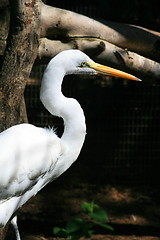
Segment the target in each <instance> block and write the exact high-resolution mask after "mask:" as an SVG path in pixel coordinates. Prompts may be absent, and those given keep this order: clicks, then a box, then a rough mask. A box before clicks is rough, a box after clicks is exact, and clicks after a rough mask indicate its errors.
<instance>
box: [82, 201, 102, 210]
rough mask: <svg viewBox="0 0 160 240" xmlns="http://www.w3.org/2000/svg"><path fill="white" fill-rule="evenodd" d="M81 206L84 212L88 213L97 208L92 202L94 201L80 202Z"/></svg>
mask: <svg viewBox="0 0 160 240" xmlns="http://www.w3.org/2000/svg"><path fill="white" fill-rule="evenodd" d="M81 207H82V209H83V210H84V211H85V212H88V213H92V212H93V211H94V210H95V209H99V206H98V205H97V204H94V201H92V202H90V203H88V202H84V203H82V205H81Z"/></svg>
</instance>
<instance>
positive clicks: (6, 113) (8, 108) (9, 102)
mask: <svg viewBox="0 0 160 240" xmlns="http://www.w3.org/2000/svg"><path fill="white" fill-rule="evenodd" d="M38 2H39V0H30V1H29V0H28V1H25V0H10V9H11V15H10V29H9V35H8V38H7V47H6V50H5V54H4V58H3V64H2V68H1V73H0V113H1V114H0V131H2V130H4V129H6V128H8V127H10V126H12V125H15V124H17V123H20V122H21V121H23V122H24V121H27V117H26V114H25V103H24V99H23V94H24V88H25V85H26V82H27V79H28V77H29V74H30V71H31V68H32V65H33V63H34V61H35V59H36V57H37V52H38V39H39V29H40V28H39V8H38ZM22 109H23V114H21V112H22V111H21V110H22ZM22 119H23V120H22ZM6 231H7V227H5V228H0V240H3V239H4V238H5V233H6Z"/></svg>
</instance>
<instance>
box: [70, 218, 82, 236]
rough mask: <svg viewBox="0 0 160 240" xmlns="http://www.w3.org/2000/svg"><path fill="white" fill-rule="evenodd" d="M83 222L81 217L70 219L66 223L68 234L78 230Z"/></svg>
mask: <svg viewBox="0 0 160 240" xmlns="http://www.w3.org/2000/svg"><path fill="white" fill-rule="evenodd" d="M84 224H85V222H84V220H83V219H81V218H75V219H73V220H71V221H70V222H68V223H67V226H66V231H67V233H68V234H71V233H74V232H77V231H79V230H80V229H82V228H83V226H84Z"/></svg>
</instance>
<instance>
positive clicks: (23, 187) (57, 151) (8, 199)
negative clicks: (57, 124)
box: [0, 50, 137, 240]
mask: <svg viewBox="0 0 160 240" xmlns="http://www.w3.org/2000/svg"><path fill="white" fill-rule="evenodd" d="M94 64H95V63H94V62H93V61H92V60H91V59H90V58H89V57H88V56H87V55H86V54H84V53H82V52H81V51H79V50H66V51H63V52H61V53H60V54H58V55H57V56H56V57H54V58H53V59H52V60H51V61H50V62H49V64H48V66H47V68H46V70H45V73H44V76H43V79H42V84H41V93H40V97H41V101H42V102H43V104H44V106H45V107H46V108H47V109H48V111H49V112H50V113H51V114H52V115H56V116H59V117H62V118H63V120H64V133H63V135H62V137H61V138H58V137H57V135H56V134H55V132H54V131H53V130H49V129H44V128H39V127H35V126H33V125H31V124H19V125H16V126H13V127H11V128H9V129H7V130H5V131H4V132H2V133H1V134H0V226H5V225H6V224H7V222H8V221H11V223H12V224H13V226H14V227H15V230H16V238H17V240H20V236H19V232H18V227H17V224H16V217H15V216H16V211H17V210H18V208H19V207H21V206H22V205H23V204H24V203H25V202H26V201H27V200H28V199H30V198H31V197H32V196H34V195H35V194H37V192H38V191H39V190H40V189H41V188H43V187H44V186H45V185H46V184H47V183H49V182H51V181H53V180H54V179H55V178H57V177H58V176H59V175H61V174H62V173H63V172H64V171H65V170H66V169H68V168H69V167H70V165H71V164H72V163H73V162H74V161H75V160H76V159H77V157H78V155H79V153H80V150H81V148H82V145H83V142H84V139H85V134H86V125H85V117H84V114H83V110H82V108H81V106H80V104H79V103H78V102H77V101H76V100H75V99H72V98H66V97H65V96H64V95H63V94H62V92H61V85H62V81H63V78H64V76H65V75H67V74H73V73H74V74H81V73H88V74H96V71H97V70H98V72H100V66H101V65H98V67H97V66H95V65H96V64H95V65H94ZM93 65H94V66H93ZM94 67H95V69H96V70H94V69H93V68H94ZM102 71H103V74H104V73H105V72H104V66H103V70H102ZM106 74H107V73H106ZM109 74H110V75H111V73H109ZM117 75H118V73H117ZM130 76H131V75H130ZM128 78H129V77H128ZM130 78H131V77H130ZM133 78H135V77H133V76H132V79H133ZM134 80H137V78H135V79H134Z"/></svg>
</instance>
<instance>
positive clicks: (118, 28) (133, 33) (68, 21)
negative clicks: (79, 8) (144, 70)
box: [41, 4, 160, 61]
mask: <svg viewBox="0 0 160 240" xmlns="http://www.w3.org/2000/svg"><path fill="white" fill-rule="evenodd" d="M41 26H42V27H41V37H47V38H49V39H62V38H78V37H89V38H90V37H93V38H97V39H101V40H105V41H107V42H109V43H112V44H114V45H116V46H118V47H121V48H124V49H125V48H127V49H128V50H130V51H133V52H136V53H138V54H140V55H143V56H145V57H148V58H151V59H153V60H156V61H160V58H159V54H160V33H157V32H154V31H150V30H148V29H145V28H142V27H138V26H133V25H128V24H121V23H114V22H109V21H105V25H104V24H102V23H100V22H98V21H95V20H93V19H91V18H89V17H86V16H83V15H80V14H77V13H74V12H71V11H67V10H63V9H59V8H54V7H51V6H47V5H45V4H41Z"/></svg>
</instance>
